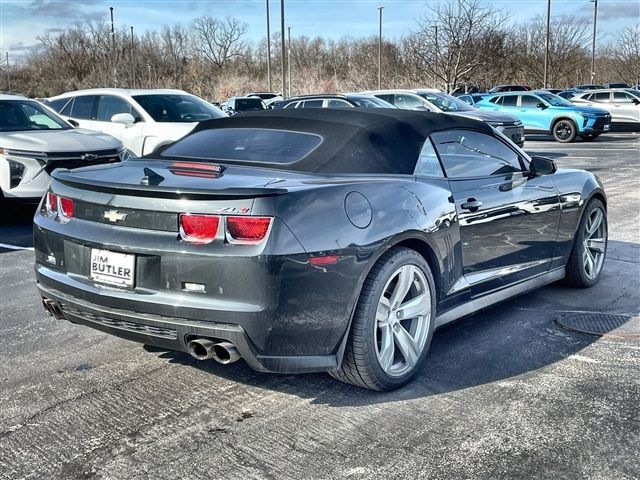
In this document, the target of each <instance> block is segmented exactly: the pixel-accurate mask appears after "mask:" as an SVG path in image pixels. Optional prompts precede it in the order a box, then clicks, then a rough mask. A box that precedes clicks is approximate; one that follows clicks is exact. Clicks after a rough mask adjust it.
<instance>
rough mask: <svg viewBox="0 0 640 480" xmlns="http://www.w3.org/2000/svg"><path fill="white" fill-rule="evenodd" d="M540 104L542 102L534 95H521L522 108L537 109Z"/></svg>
mask: <svg viewBox="0 0 640 480" xmlns="http://www.w3.org/2000/svg"><path fill="white" fill-rule="evenodd" d="M539 103H540V100H538V99H537V98H536V97H534V96H533V95H521V96H520V106H521V107H532V108H535V107H537V106H538V104H539Z"/></svg>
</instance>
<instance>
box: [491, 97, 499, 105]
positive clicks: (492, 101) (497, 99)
mask: <svg viewBox="0 0 640 480" xmlns="http://www.w3.org/2000/svg"><path fill="white" fill-rule="evenodd" d="M489 101H490V102H491V103H495V104H496V105H502V97H493V98H492V99H491V100H489Z"/></svg>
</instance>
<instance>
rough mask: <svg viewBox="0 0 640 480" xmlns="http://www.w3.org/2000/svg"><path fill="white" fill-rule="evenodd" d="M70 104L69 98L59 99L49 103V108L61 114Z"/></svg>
mask: <svg viewBox="0 0 640 480" xmlns="http://www.w3.org/2000/svg"><path fill="white" fill-rule="evenodd" d="M68 102H69V98H59V99H58V100H52V101H50V102H48V103H47V106H48V107H49V108H50V109H52V110H55V111H56V112H58V113H60V112H61V111H62V109H63V108H64V107H65V105H66V104H67V103H68Z"/></svg>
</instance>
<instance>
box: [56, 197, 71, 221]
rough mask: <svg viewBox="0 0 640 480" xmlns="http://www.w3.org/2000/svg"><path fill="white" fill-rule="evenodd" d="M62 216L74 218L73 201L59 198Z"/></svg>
mask: <svg viewBox="0 0 640 480" xmlns="http://www.w3.org/2000/svg"><path fill="white" fill-rule="evenodd" d="M58 202H59V203H58V204H59V206H60V215H61V216H62V217H66V218H73V200H71V199H70V198H65V197H58Z"/></svg>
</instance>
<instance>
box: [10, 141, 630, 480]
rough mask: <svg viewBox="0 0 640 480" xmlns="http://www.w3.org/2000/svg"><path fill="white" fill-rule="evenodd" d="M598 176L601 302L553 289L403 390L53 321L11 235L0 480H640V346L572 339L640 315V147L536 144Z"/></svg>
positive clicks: (490, 315) (480, 324) (446, 341)
mask: <svg viewBox="0 0 640 480" xmlns="http://www.w3.org/2000/svg"><path fill="white" fill-rule="evenodd" d="M525 147H526V150H528V151H529V152H530V153H532V154H533V153H537V154H540V155H545V156H549V157H551V158H554V159H555V160H556V161H557V163H558V165H559V166H560V167H564V168H566V167H576V168H585V169H589V170H591V171H594V172H595V173H597V174H598V175H599V176H600V178H601V179H602V180H603V182H604V184H605V188H606V190H607V193H608V195H609V221H610V233H609V238H610V243H609V251H608V258H607V262H606V264H605V270H604V274H603V278H602V280H601V282H600V283H599V284H598V285H597V286H596V287H594V288H592V289H590V290H575V289H570V288H565V287H564V286H562V285H557V284H556V285H551V286H549V287H546V288H544V289H542V290H539V291H536V292H533V293H530V294H527V295H525V296H522V297H519V298H517V299H514V300H510V301H508V302H506V303H504V304H502V305H500V306H498V307H496V308H492V309H490V310H487V311H484V312H481V313H478V314H476V315H474V316H473V317H469V318H466V319H463V320H461V321H459V322H456V323H455V324H453V325H450V326H448V327H446V328H444V329H442V330H441V331H439V332H438V333H436V335H435V337H434V342H433V346H432V350H431V352H430V354H429V359H428V362H427V365H426V367H425V368H424V369H423V371H422V372H421V374H420V375H419V377H418V379H417V381H415V382H414V383H412V384H410V385H409V386H408V387H405V388H404V389H402V390H400V391H397V392H392V393H387V394H379V393H373V392H369V391H363V390H360V389H357V388H354V387H350V386H347V385H344V384H341V383H339V382H337V381H334V380H332V379H331V378H329V377H328V376H327V375H320V374H319V375H301V376H278V375H268V374H260V373H256V372H254V371H252V370H250V369H249V368H248V367H247V366H246V365H245V364H244V362H238V363H236V364H233V365H228V366H223V365H218V364H216V363H214V362H213V361H211V362H205V363H198V362H196V361H195V360H193V359H192V358H191V357H189V356H188V355H186V354H181V353H171V352H159V351H152V350H149V349H147V350H145V349H144V348H143V347H142V346H141V345H138V344H134V343H130V342H127V341H125V340H120V339H117V338H114V337H110V336H108V335H105V334H102V333H100V332H97V331H93V330H91V329H88V328H85V327H81V326H76V325H72V324H70V323H67V322H57V321H54V320H53V319H51V318H49V317H47V316H46V315H45V313H44V310H43V309H42V307H41V305H40V299H39V297H38V295H37V293H36V289H35V285H34V278H33V272H32V255H33V253H32V252H31V251H29V250H16V248H21V247H26V248H28V247H29V246H30V241H31V240H30V215H31V213H32V209H31V210H29V209H28V208H23V209H20V211H18V212H16V213H14V215H13V217H12V218H11V219H10V220H9V221H8V222H5V223H3V224H2V225H1V226H0V244H1V245H0V252H4V253H2V254H0V282H1V283H0V285H1V289H2V290H1V292H0V294H1V296H2V322H1V323H0V354H1V358H2V359H3V361H2V363H1V364H0V405H1V408H0V478H7V479H18V478H96V479H98V478H104V479H106V478H118V479H123V478H141V479H142V478H157V479H160V478H167V479H169V478H171V479H174V478H243V479H246V478H343V477H344V478H373V477H382V478H445V477H448V478H514V477H521V478H529V477H536V478H546V477H548V478H575V477H582V478H611V479H623V478H638V477H639V476H640V466H639V465H638V462H637V456H638V454H639V453H640V340H638V339H637V338H636V339H633V338H618V337H603V338H598V337H593V336H588V335H585V334H579V333H573V332H569V331H567V330H564V329H562V328H560V327H559V326H558V325H557V324H556V323H555V320H556V319H557V318H558V317H559V316H563V315H568V314H571V313H577V312H607V313H617V314H626V315H629V316H631V317H635V318H636V319H637V317H638V316H639V315H640V291H639V287H638V285H639V284H640V233H639V231H638V225H639V220H640V213H639V212H640V193H639V192H640V154H639V149H640V135H638V134H630V133H629V134H611V135H606V136H603V137H601V138H599V139H597V140H596V141H595V142H592V143H585V142H582V141H577V142H575V143H572V144H566V145H565V144H558V143H556V142H554V141H552V140H551V139H550V138H545V137H539V138H535V139H532V138H529V139H528V140H527V144H526V146H525Z"/></svg>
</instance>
